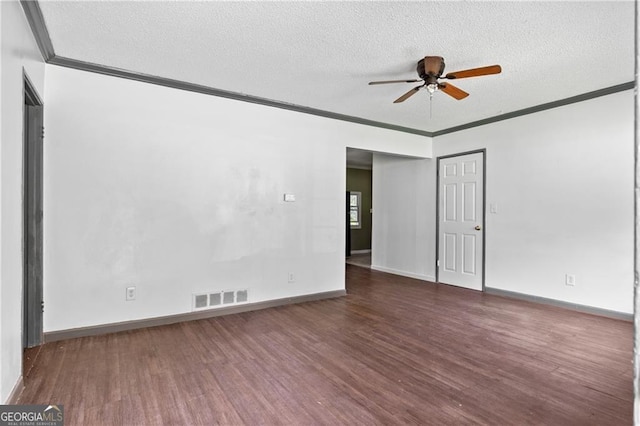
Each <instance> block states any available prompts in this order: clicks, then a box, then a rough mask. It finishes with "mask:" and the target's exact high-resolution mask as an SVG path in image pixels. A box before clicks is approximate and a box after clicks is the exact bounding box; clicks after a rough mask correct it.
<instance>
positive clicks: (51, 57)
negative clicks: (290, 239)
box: [20, 0, 636, 138]
mask: <svg viewBox="0 0 640 426" xmlns="http://www.w3.org/2000/svg"><path fill="white" fill-rule="evenodd" d="M20 4H21V5H22V8H23V10H24V13H25V15H26V17H27V21H28V22H29V26H30V27H31V31H32V32H33V35H34V37H35V39H36V43H37V44H38V48H39V49H40V53H41V54H42V57H43V58H44V60H45V62H46V63H48V64H51V65H58V66H62V67H67V68H73V69H77V70H81V71H87V72H94V73H98V74H104V75H109V76H112V77H120V78H126V79H129V80H135V81H140V82H143V83H149V84H155V85H159V86H164V87H170V88H173V89H179V90H186V91H190V92H195V93H202V94H205V95H210V96H217V97H221V98H227V99H233V100H237V101H242V102H249V103H253V104H258V105H264V106H268V107H273V108H280V109H285V110H289V111H295V112H300V113H303V114H311V115H316V116H319V117H325V118H330V119H333V120H341V121H348V122H351V123H357V124H363V125H366V126H373V127H379V128H383V129H388V130H393V131H397V132H404V133H411V134H414V135H420V136H426V137H430V138H433V137H436V136H442V135H446V134H448V133H454V132H459V131H462V130H467V129H471V128H473V127H478V126H484V125H487V124H491V123H496V122H498V121H503V120H509V119H511V118H516V117H521V116H523V115H528V114H534V113H536V112H540V111H545V110H548V109H552V108H558V107H561V106H565V105H569V104H573V103H576V102H583V101H586V100H589V99H594V98H598V97H601V96H606V95H611V94H613V93H617V92H622V91H625V90H630V89H634V88H635V87H636V85H635V82H634V81H630V82H627V83H622V84H618V85H615V86H611V87H606V88H603V89H599V90H595V91H593V92H588V93H584V94H581V95H577V96H572V97H569V98H565V99H560V100H557V101H553V102H548V103H545V104H541V105H536V106H533V107H529V108H524V109H521V110H518V111H513V112H509V113H506V114H501V115H496V116H494V117H489V118H484V119H482V120H477V121H473V122H470V123H467V124H462V125H460V126H454V127H449V128H447V129H442V130H438V131H435V132H429V131H426V130H420V129H415V128H411V127H404V126H398V125H395V124H390V123H384V122H381V121H375V120H369V119H366V118H361V117H354V116H351V115H346V114H339V113H335V112H331V111H325V110H321V109H317V108H310V107H306V106H302V105H297V104H291V103H287V102H282V101H277V100H273V99H267V98H261V97H257V96H251V95H246V94H243V93H237V92H231V91H227V90H222V89H216V88H213V87H209V86H203V85H199V84H194V83H188V82H185V81H180V80H174V79H170V78H164V77H159V76H154V75H149V74H144V73H138V72H134V71H128V70H124V69H119V68H113V67H108V66H105V65H101V64H95V63H90V62H84V61H80V60H77V59H72V58H65V57H61V56H58V55H56V54H55V50H54V48H53V43H52V42H51V37H50V36H49V31H48V30H47V26H46V24H45V22H44V17H43V16H42V11H41V9H40V5H39V3H38V1H37V0H20Z"/></svg>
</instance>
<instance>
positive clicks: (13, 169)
mask: <svg viewBox="0 0 640 426" xmlns="http://www.w3.org/2000/svg"><path fill="white" fill-rule="evenodd" d="M0 40H1V42H2V47H1V52H0V93H1V95H2V97H1V98H2V100H1V109H0V137H1V139H0V174H1V178H0V377H1V380H0V401H6V400H7V398H8V397H9V394H10V393H11V391H12V389H13V388H14V386H15V385H16V383H17V381H18V379H19V377H20V375H21V372H22V148H23V142H22V123H23V105H24V100H23V68H24V72H25V73H26V74H27V75H28V76H29V78H30V79H31V81H32V83H33V84H34V86H35V88H36V90H37V91H38V92H39V94H40V95H43V94H44V61H43V60H42V57H41V56H40V52H39V51H38V48H37V45H36V43H35V40H34V38H33V35H32V34H31V30H30V28H29V25H28V23H27V20H26V18H25V16H24V13H23V11H22V7H21V6H20V4H19V3H18V2H17V1H2V2H0Z"/></svg>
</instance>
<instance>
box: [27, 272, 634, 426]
mask: <svg viewBox="0 0 640 426" xmlns="http://www.w3.org/2000/svg"><path fill="white" fill-rule="evenodd" d="M346 273H347V293H348V295H347V296H346V297H342V298H337V299H329V300H322V301H314V302H309V303H303V304H299V305H289V306H281V307H277V308H272V309H267V310H263V311H255V312H247V313H242V314H237V315H230V316H225V317H216V318H210V319H206V320H201V321H192V322H187V323H181V324H172V325H167V326H162V327H154V328H148V329H141V330H132V331H126V332H121V333H115V334H109V335H104V336H92V337H85V338H79V339H73V340H68V341H62V342H54V343H50V344H46V345H44V346H43V347H42V348H41V349H40V351H39V354H38V357H37V358H36V359H35V361H33V366H32V367H31V369H30V373H29V375H28V376H26V377H25V379H24V384H25V388H24V391H23V392H22V395H21V397H20V401H19V402H20V403H23V404H28V403H34V404H36V403H37V404H45V403H57V404H63V405H64V406H65V414H66V424H67V425H172V426H173V425H213V424H219V425H241V424H248V425H255V424H264V425H279V424H283V425H291V424H305V425H311V424H314V425H315V424H317V425H339V424H344V425H376V424H385V425H386V424H416V425H424V424H427V425H429V424H433V425H450V424H455V425H463V424H474V425H477V424H480V425H483V424H486V425H495V424H501V425H556V424H557V425H560V424H561V425H574V424H575V425H598V426H602V425H624V424H631V423H632V407H633V389H632V372H633V370H632V364H631V361H632V353H633V352H632V351H633V348H632V343H633V338H632V336H633V325H632V324H631V323H629V322H625V321H619V320H613V319H609V318H603V317H598V316H594V315H588V314H584V313H577V312H573V311H569V310H565V309H562V308H558V307H552V306H546V305H540V304H535V303H531V302H526V301H522V300H513V299H508V298H505V297H501V296H495V295H488V294H483V293H481V292H475V291H471V290H466V289H461V288H456V287H451V286H446V285H438V284H433V283H427V282H423V281H417V280H413V279H410V278H406V277H398V276H393V275H389V274H385V273H382V272H377V271H372V270H370V269H368V268H362V267H358V266H352V265H347V271H346Z"/></svg>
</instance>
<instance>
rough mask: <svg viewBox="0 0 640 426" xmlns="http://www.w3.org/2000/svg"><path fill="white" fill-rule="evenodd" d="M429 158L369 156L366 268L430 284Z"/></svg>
mask: <svg viewBox="0 0 640 426" xmlns="http://www.w3.org/2000/svg"><path fill="white" fill-rule="evenodd" d="M430 164H431V162H430V161H428V160H417V159H409V158H402V157H397V156H390V155H384V154H374V156H373V177H372V181H373V184H372V187H373V230H372V235H371V237H372V239H371V247H372V249H371V267H372V268H373V269H376V270H380V271H384V272H390V273H394V274H400V275H406V276H410V277H413V278H418V279H423V280H428V281H433V280H435V271H434V269H433V263H434V262H435V244H434V242H433V236H432V235H431V233H433V226H432V224H431V223H430V220H431V218H432V217H434V216H435V205H434V203H433V200H434V199H435V185H433V184H432V182H431V178H432V177H431V174H430V167H429V166H430Z"/></svg>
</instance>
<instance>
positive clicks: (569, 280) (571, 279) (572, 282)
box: [564, 274, 576, 286]
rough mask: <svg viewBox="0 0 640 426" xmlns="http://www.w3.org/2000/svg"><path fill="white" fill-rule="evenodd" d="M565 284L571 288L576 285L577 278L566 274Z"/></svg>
mask: <svg viewBox="0 0 640 426" xmlns="http://www.w3.org/2000/svg"><path fill="white" fill-rule="evenodd" d="M564 283H565V284H566V285H569V286H574V285H576V276H575V275H571V274H566V275H565V276H564Z"/></svg>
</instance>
